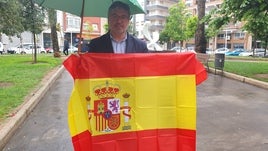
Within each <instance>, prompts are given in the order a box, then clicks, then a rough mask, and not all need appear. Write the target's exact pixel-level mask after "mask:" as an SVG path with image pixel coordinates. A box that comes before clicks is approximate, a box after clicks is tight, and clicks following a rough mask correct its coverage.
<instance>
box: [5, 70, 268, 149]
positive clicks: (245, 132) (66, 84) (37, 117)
mask: <svg viewBox="0 0 268 151" xmlns="http://www.w3.org/2000/svg"><path fill="white" fill-rule="evenodd" d="M72 87H73V80H72V78H71V77H70V75H69V74H68V72H67V71H64V72H63V73H62V75H61V76H60V77H59V78H58V79H57V80H56V82H55V83H54V85H53V86H52V87H51V89H50V90H49V91H48V93H46V95H45V96H44V98H43V99H42V100H41V101H40V103H39V104H38V105H37V106H36V108H35V109H34V110H33V112H32V113H31V114H30V116H29V117H28V118H27V120H26V121H25V123H24V124H23V125H22V126H21V127H20V128H19V129H18V130H17V131H16V133H15V135H14V136H13V137H12V138H11V139H10V141H9V142H8V143H7V144H6V146H5V148H4V149H3V150H4V151H72V150H73V148H72V143H71V139H70V135H69V129H68V123H67V103H68V101H69V96H70V94H71V90H72ZM267 119H268V90H267V89H262V88H258V87H255V86H252V85H249V84H245V83H242V82H239V81H236V80H232V79H228V78H225V77H222V76H219V75H214V74H209V77H208V79H207V80H206V81H205V82H203V83H202V84H201V85H199V86H198V87H197V151H267V150H268V120H267Z"/></svg>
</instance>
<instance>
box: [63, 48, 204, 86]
mask: <svg viewBox="0 0 268 151" xmlns="http://www.w3.org/2000/svg"><path fill="white" fill-rule="evenodd" d="M63 64H64V66H65V67H66V68H67V69H68V71H69V72H70V74H71V75H72V77H73V78H74V79H88V78H106V77H137V76H162V75H164V76H167V75H178V74H180V75H189V74H194V75H197V84H198V83H200V81H203V80H204V79H206V72H205V68H204V66H203V65H202V64H201V63H200V62H199V61H198V60H197V59H196V56H195V54H194V53H148V54H135V53H134V54H100V53H87V54H80V55H79V56H77V55H71V56H70V57H69V58H68V59H67V60H65V61H64V63H63ZM102 69H105V70H102ZM198 74H200V75H198ZM204 74H205V75H204ZM200 76H201V77H200ZM198 78H199V79H200V80H198Z"/></svg>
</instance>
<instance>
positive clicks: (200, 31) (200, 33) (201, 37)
mask: <svg viewBox="0 0 268 151" xmlns="http://www.w3.org/2000/svg"><path fill="white" fill-rule="evenodd" d="M205 7H206V0H198V1H197V9H198V27H197V31H196V33H195V51H196V52H199V53H206V45H207V41H206V37H205V24H204V23H203V22H202V21H201V20H202V18H203V17H204V16H205Z"/></svg>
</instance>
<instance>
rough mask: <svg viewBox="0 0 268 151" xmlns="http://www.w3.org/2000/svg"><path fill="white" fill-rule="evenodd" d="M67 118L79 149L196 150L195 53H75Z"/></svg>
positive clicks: (198, 71) (69, 65) (69, 64)
mask: <svg viewBox="0 0 268 151" xmlns="http://www.w3.org/2000/svg"><path fill="white" fill-rule="evenodd" d="M64 66H65V67H66V69H67V70H68V71H69V72H70V74H71V75H72V77H73V79H74V88H73V92H72V95H71V98H70V101H69V105H68V123H69V127H70V134H71V137H72V142H73V146H74V150H76V151H108V150H109V151H126V150H127V151H148V150H150V151H195V149H196V85H197V84H200V83H201V82H203V81H204V80H205V79H206V78H207V73H206V70H205V68H204V66H203V65H202V64H201V63H200V62H199V61H198V60H197V59H196V56H195V54H194V53H180V54H178V53H153V54H123V55H122V54H94V53H92V54H91V53H90V54H81V55H79V56H76V55H71V56H70V57H69V58H68V59H67V60H65V62H64Z"/></svg>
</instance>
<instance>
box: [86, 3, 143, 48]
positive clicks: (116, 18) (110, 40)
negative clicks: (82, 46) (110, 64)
mask: <svg viewBox="0 0 268 151" xmlns="http://www.w3.org/2000/svg"><path fill="white" fill-rule="evenodd" d="M130 19H131V17H130V8H129V6H128V5H127V4H125V3H123V2H120V1H115V2H113V3H112V5H111V6H110V8H109V10H108V27H109V32H108V33H106V34H104V35H103V36H101V37H98V38H96V39H93V40H91V42H90V44H89V51H88V52H94V53H146V52H148V48H147V46H146V43H145V42H143V41H142V40H140V39H137V38H135V37H134V36H132V35H130V34H129V33H128V32H127V28H128V26H129V22H130Z"/></svg>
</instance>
